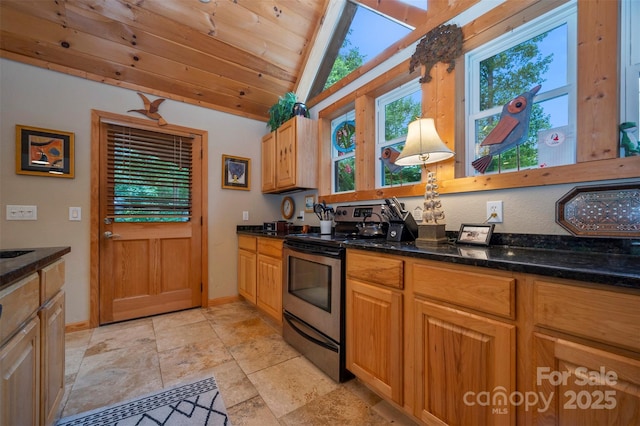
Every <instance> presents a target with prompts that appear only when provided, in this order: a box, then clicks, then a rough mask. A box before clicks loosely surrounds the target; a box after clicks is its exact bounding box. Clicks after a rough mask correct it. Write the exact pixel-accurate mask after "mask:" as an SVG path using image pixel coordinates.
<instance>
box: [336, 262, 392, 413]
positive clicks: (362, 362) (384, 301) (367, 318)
mask: <svg viewBox="0 0 640 426" xmlns="http://www.w3.org/2000/svg"><path fill="white" fill-rule="evenodd" d="M372 265H376V267H375V268H374V267H372ZM346 266H347V273H346V274H347V280H346V281H347V282H346V303H345V313H346V339H347V343H346V347H347V354H346V358H347V369H348V370H350V371H351V372H352V373H353V374H354V375H356V376H357V377H358V378H359V379H360V380H362V381H363V382H365V383H366V384H367V385H368V386H369V387H371V388H372V389H374V390H375V391H376V392H378V393H379V394H380V395H381V396H384V397H386V398H389V399H390V400H392V401H394V402H395V403H397V404H402V403H403V397H404V392H403V377H402V375H403V371H404V370H403V363H404V362H403V349H402V346H403V334H404V332H403V294H402V292H401V291H399V290H398V289H402V287H403V282H402V277H403V276H402V261H401V260H399V259H396V258H392V257H383V256H375V257H373V256H370V255H367V254H364V253H359V252H352V251H347V261H346ZM378 267H379V268H380V269H378Z"/></svg>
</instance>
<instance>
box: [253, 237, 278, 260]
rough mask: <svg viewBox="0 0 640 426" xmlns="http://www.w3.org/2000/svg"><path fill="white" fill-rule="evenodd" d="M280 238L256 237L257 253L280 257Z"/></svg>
mask: <svg viewBox="0 0 640 426" xmlns="http://www.w3.org/2000/svg"><path fill="white" fill-rule="evenodd" d="M282 243H283V241H282V240H276V239H273V238H258V253H260V254H264V255H266V256H271V257H275V258H278V259H282Z"/></svg>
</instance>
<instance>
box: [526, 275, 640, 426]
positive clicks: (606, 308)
mask: <svg viewBox="0 0 640 426" xmlns="http://www.w3.org/2000/svg"><path fill="white" fill-rule="evenodd" d="M533 300H534V324H535V332H534V345H533V348H534V358H533V360H532V363H531V369H530V373H529V374H530V375H531V381H532V383H533V384H534V386H535V387H534V390H535V392H538V393H542V394H544V395H547V396H553V397H552V398H551V399H550V404H549V405H548V406H547V407H545V406H541V405H539V406H538V407H536V409H535V410H532V414H533V415H534V418H535V423H537V424H555V425H562V424H606V425H631V424H640V355H639V354H640V311H639V310H638V307H639V306H640V294H638V292H637V291H636V292H627V291H620V290H614V289H611V290H609V289H606V290H605V289H601V288H593V287H590V286H585V285H584V284H582V283H576V285H573V283H569V282H554V281H551V280H548V279H540V278H536V279H534V280H533ZM614 320H615V321H614ZM561 374H562V376H561Z"/></svg>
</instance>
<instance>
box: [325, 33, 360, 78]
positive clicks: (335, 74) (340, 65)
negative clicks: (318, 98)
mask: <svg viewBox="0 0 640 426" xmlns="http://www.w3.org/2000/svg"><path fill="white" fill-rule="evenodd" d="M350 32H351V30H349V33H350ZM350 44H351V42H350V41H349V39H348V38H346V37H345V39H344V42H343V43H342V49H346V48H347V47H348V46H349V45H350ZM364 59H365V55H363V54H361V53H360V49H359V48H358V47H357V46H356V47H352V48H351V49H349V50H348V51H347V53H346V54H339V55H338V57H337V58H336V61H335V62H334V63H333V67H332V68H331V72H330V73H329V77H328V78H327V81H326V82H325V83H324V89H323V90H326V89H328V88H329V87H331V86H333V85H334V84H335V83H336V82H338V81H340V80H342V79H343V78H344V77H346V76H347V75H349V74H350V73H351V72H352V71H353V70H355V69H356V68H358V67H360V66H361V65H362V64H363V63H364Z"/></svg>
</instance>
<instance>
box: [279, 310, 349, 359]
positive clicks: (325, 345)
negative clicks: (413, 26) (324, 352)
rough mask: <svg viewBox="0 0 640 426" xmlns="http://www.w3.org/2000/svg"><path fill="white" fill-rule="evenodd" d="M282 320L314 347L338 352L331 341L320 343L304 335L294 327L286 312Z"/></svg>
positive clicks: (320, 341)
mask: <svg viewBox="0 0 640 426" xmlns="http://www.w3.org/2000/svg"><path fill="white" fill-rule="evenodd" d="M283 316H284V319H285V320H286V321H287V323H288V324H289V325H290V326H291V328H292V329H293V330H294V331H295V332H296V333H298V334H299V335H300V336H302V337H304V338H305V339H307V340H309V341H310V342H313V343H315V344H316V345H319V346H322V347H323V348H325V349H329V350H330V351H333V352H338V349H339V348H338V346H336V344H335V343H333V342H331V341H324V342H323V341H322V340H318V339H316V338H314V337H311V336H309V335H308V334H307V333H305V332H304V331H302V330H300V329H299V328H298V327H296V325H295V324H294V323H293V321H294V320H293V318H291V316H290V315H288V314H287V313H286V312H285V313H284V315H283Z"/></svg>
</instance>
